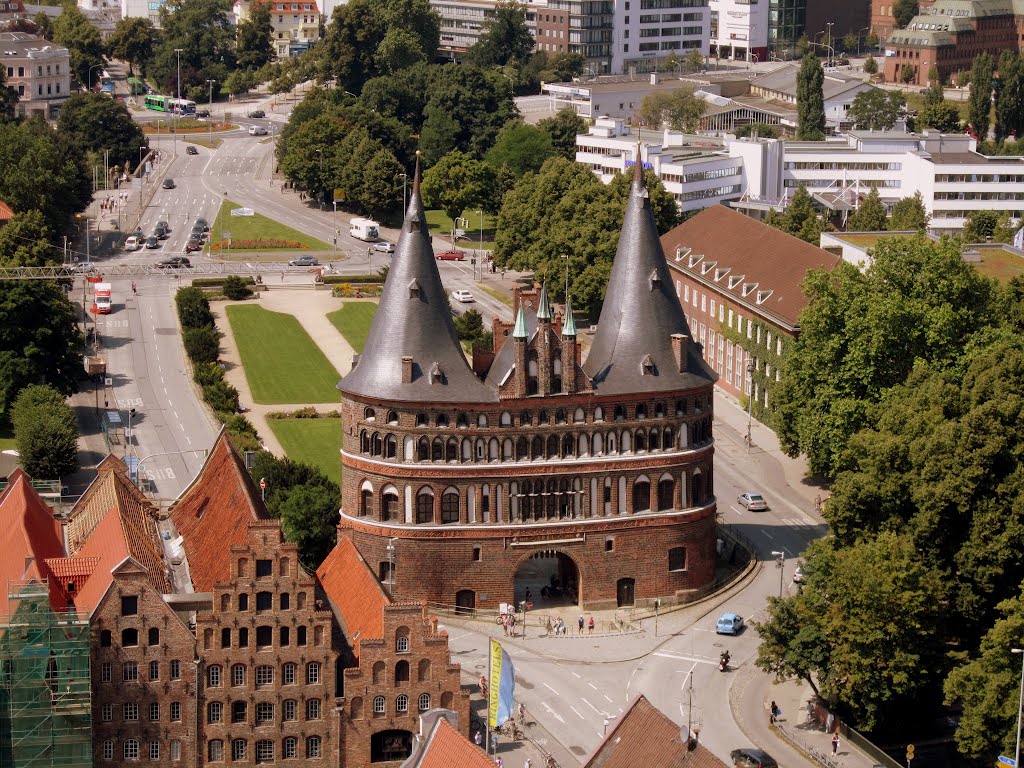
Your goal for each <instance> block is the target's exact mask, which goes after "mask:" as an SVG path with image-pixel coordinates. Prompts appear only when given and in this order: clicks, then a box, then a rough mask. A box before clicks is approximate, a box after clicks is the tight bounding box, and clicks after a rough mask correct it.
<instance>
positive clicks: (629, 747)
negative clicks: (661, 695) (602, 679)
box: [584, 694, 726, 768]
mask: <svg viewBox="0 0 1024 768" xmlns="http://www.w3.org/2000/svg"><path fill="white" fill-rule="evenodd" d="M685 731H686V727H685V726H683V728H682V729H680V727H679V726H678V725H676V724H675V723H673V722H672V721H671V720H670V719H669V718H667V717H666V716H665V715H664V714H663V713H662V712H661V710H660V709H658V708H657V707H655V706H654V705H653V704H651V702H649V701H648V700H647V698H646V697H645V696H644V695H643V694H640V695H638V696H637V697H636V698H634V699H633V701H632V703H631V704H630V705H629V707H628V708H627V709H626V711H625V712H623V713H622V715H621V716H620V717H619V718H618V720H617V721H616V723H615V725H614V727H612V729H611V730H610V731H608V733H607V734H606V735H605V737H604V739H603V740H602V741H601V743H600V744H599V745H598V746H597V749H595V750H594V751H593V752H592V753H591V755H590V757H589V758H588V759H587V762H586V763H584V768H634V766H637V765H656V766H659V768H682V767H683V766H692V767H693V768H726V764H725V763H723V762H722V761H721V760H719V759H718V758H717V757H715V756H714V755H713V754H712V753H711V752H710V751H709V750H708V749H707V748H705V747H704V746H703V745H702V744H699V743H697V740H696V739H687V738H686V735H687V734H686V733H685ZM684 739H685V740H684Z"/></svg>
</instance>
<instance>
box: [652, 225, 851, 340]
mask: <svg viewBox="0 0 1024 768" xmlns="http://www.w3.org/2000/svg"><path fill="white" fill-rule="evenodd" d="M661 245H662V248H664V250H665V256H666V259H667V260H668V265H669V267H670V268H671V269H673V270H677V271H679V272H682V273H684V274H686V275H688V276H689V277H691V278H693V279H695V280H697V281H698V282H703V283H705V284H708V285H709V286H712V290H714V291H716V292H717V293H719V294H721V295H723V296H727V297H728V298H729V299H731V300H733V301H735V302H737V303H739V304H746V305H748V306H749V307H750V308H751V309H752V310H753V311H754V312H760V313H763V314H765V315H767V316H769V317H770V318H772V319H775V320H777V321H781V323H782V324H783V325H785V326H787V327H790V328H795V327H796V326H798V325H799V322H800V311H801V310H802V309H803V308H804V307H805V306H806V305H807V297H806V296H805V295H804V292H803V290H802V288H801V286H802V285H803V281H804V277H805V276H806V274H807V271H808V270H810V269H817V268H822V269H825V270H826V271H831V270H832V269H835V267H836V266H838V264H839V262H840V261H842V259H841V258H840V257H839V256H834V255H833V254H831V253H829V252H828V251H824V250H822V249H821V248H819V247H818V246H816V245H811V244H810V243H807V242H805V241H803V240H801V239H800V238H797V237H793V236H792V235H787V234H786V233H785V232H782V231H780V230H778V229H775V227H769V226H768V225H767V224H762V223H761V222H759V221H756V220H754V219H752V218H750V217H749V216H744V215H743V214H742V213H739V212H737V211H735V210H733V209H732V208H729V207H727V206H724V205H713V206H711V207H710V208H705V209H704V210H703V211H701V212H700V213H698V214H697V215H696V216H694V217H693V218H692V219H690V220H689V221H686V222H683V223H682V224H680V225H679V226H678V227H676V228H675V229H672V230H670V231H669V232H666V233H665V234H664V235H662V237H661ZM677 249H679V250H678V253H679V254H680V255H679V256H678V257H677V256H676V253H677ZM698 256H702V257H703V258H702V259H698V258H697V257H698ZM691 261H693V264H692V266H691ZM712 264H713V265H714V266H711V265H712ZM737 278H742V279H737ZM730 283H732V284H733V285H732V287H731V288H730ZM750 286H756V287H754V288H750ZM744 293H746V296H744V295H743V294H744ZM684 309H685V307H684Z"/></svg>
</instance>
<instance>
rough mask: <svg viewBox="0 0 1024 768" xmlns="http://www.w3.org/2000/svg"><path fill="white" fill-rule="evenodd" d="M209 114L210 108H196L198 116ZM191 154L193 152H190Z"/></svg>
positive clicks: (207, 115)
mask: <svg viewBox="0 0 1024 768" xmlns="http://www.w3.org/2000/svg"><path fill="white" fill-rule="evenodd" d="M209 116H210V110H208V109H198V110H196V117H209ZM189 154H193V153H191V152H190V153H189Z"/></svg>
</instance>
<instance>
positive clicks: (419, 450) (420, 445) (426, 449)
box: [416, 437, 430, 461]
mask: <svg viewBox="0 0 1024 768" xmlns="http://www.w3.org/2000/svg"><path fill="white" fill-rule="evenodd" d="M429 459H430V441H429V440H427V438H425V437H421V438H420V439H419V440H417V441H416V461H428V460H429Z"/></svg>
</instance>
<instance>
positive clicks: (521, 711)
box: [519, 701, 526, 725]
mask: <svg viewBox="0 0 1024 768" xmlns="http://www.w3.org/2000/svg"><path fill="white" fill-rule="evenodd" d="M519 724H520V725H526V705H525V704H523V702H521V701H520V702H519Z"/></svg>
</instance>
